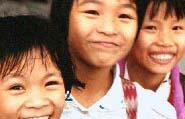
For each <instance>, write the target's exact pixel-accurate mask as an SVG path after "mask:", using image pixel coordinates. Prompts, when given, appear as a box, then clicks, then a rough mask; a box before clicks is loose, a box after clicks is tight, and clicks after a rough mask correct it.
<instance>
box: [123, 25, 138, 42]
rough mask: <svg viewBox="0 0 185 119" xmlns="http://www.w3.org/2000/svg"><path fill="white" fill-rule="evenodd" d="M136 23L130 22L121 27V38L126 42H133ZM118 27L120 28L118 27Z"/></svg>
mask: <svg viewBox="0 0 185 119" xmlns="http://www.w3.org/2000/svg"><path fill="white" fill-rule="evenodd" d="M136 23H137V22H134V21H133V22H131V23H128V24H124V25H121V28H122V29H121V31H122V35H123V37H125V38H126V39H128V40H132V41H134V40H135V36H136V31H137V24H136ZM119 27H120V26H119Z"/></svg>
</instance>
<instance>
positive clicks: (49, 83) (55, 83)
mask: <svg viewBox="0 0 185 119" xmlns="http://www.w3.org/2000/svg"><path fill="white" fill-rule="evenodd" d="M58 84H59V82H58V81H48V82H47V83H46V84H45V86H53V85H58Z"/></svg>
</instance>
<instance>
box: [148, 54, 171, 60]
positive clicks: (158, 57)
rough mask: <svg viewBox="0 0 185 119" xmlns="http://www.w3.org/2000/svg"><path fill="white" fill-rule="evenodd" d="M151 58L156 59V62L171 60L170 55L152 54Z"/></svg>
mask: <svg viewBox="0 0 185 119" xmlns="http://www.w3.org/2000/svg"><path fill="white" fill-rule="evenodd" d="M151 57H153V58H155V59H158V60H170V59H171V58H172V55H171V54H157V55H156V54H153V55H151Z"/></svg>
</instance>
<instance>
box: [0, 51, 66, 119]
mask: <svg viewBox="0 0 185 119" xmlns="http://www.w3.org/2000/svg"><path fill="white" fill-rule="evenodd" d="M34 52H35V53H36V57H35V58H36V59H35V58H33V57H29V60H27V61H26V62H28V63H27V64H26V66H24V68H23V70H22V71H21V73H15V72H16V69H15V70H13V71H12V72H10V74H9V75H7V76H5V77H4V78H1V80H0V92H1V93H0V100H1V103H0V107H1V108H0V118H1V119H32V118H34V119H59V117H60V114H61V113H62V109H63V105H64V99H65V98H64V94H65V93H64V84H63V79H62V76H61V73H60V71H59V70H58V69H57V68H56V66H55V65H54V64H53V63H52V62H51V60H50V58H49V57H46V58H48V59H47V60H46V64H45V63H44V62H43V60H42V59H41V58H38V57H39V55H40V53H39V52H37V51H35V50H34ZM44 61H45V59H44ZM23 62H24V59H23V60H22V63H23Z"/></svg>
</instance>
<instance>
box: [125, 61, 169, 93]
mask: <svg viewBox="0 0 185 119" xmlns="http://www.w3.org/2000/svg"><path fill="white" fill-rule="evenodd" d="M127 68H128V74H129V77H130V80H131V81H135V82H138V83H139V84H140V85H141V86H142V87H143V88H145V89H150V90H153V91H156V90H157V89H158V87H159V85H160V84H161V82H162V81H163V80H164V77H165V75H166V74H157V73H153V72H150V71H148V70H147V69H145V67H143V66H141V65H139V64H138V63H137V62H135V61H134V60H133V58H128V60H127Z"/></svg>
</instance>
